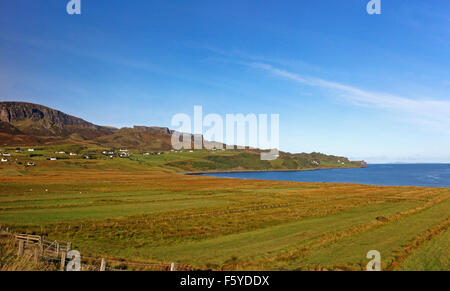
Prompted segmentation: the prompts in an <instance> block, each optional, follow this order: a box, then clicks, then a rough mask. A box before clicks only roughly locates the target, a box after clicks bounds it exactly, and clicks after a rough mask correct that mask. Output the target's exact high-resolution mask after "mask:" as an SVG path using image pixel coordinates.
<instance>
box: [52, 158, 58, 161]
mask: <svg viewBox="0 0 450 291" xmlns="http://www.w3.org/2000/svg"><path fill="white" fill-rule="evenodd" d="M56 160H58V159H57V158H50V161H56Z"/></svg>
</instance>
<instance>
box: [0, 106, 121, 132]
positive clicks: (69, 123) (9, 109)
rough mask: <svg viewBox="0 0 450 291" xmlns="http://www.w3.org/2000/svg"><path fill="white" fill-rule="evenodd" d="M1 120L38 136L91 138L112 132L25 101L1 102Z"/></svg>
mask: <svg viewBox="0 0 450 291" xmlns="http://www.w3.org/2000/svg"><path fill="white" fill-rule="evenodd" d="M0 121H2V122H4V123H8V124H10V125H12V126H14V127H15V128H17V129H18V130H20V131H21V132H23V133H25V134H29V135H36V136H62V137H68V136H70V135H73V134H76V135H78V136H79V137H81V138H84V139H89V138H92V137H98V136H102V135H105V134H111V133H113V132H114V129H111V128H106V127H102V126H98V125H95V124H92V123H90V122H87V121H84V120H83V119H81V118H78V117H74V116H70V115H68V114H65V113H63V112H61V111H58V110H55V109H51V108H48V107H45V106H42V105H38V104H32V103H25V102H0Z"/></svg>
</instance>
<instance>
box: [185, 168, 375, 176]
mask: <svg viewBox="0 0 450 291" xmlns="http://www.w3.org/2000/svg"><path fill="white" fill-rule="evenodd" d="M361 168H366V167H345V168H337V167H324V168H307V169H292V170H291V169H273V170H272V169H270V170H228V171H202V172H181V173H178V174H181V175H188V176H201V175H205V174H227V173H262V172H306V171H320V170H345V169H361Z"/></svg>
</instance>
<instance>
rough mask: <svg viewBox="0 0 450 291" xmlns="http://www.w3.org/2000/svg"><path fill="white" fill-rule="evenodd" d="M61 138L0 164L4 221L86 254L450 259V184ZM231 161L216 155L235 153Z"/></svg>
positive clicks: (345, 263) (288, 262) (280, 262)
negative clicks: (199, 164) (248, 170)
mask: <svg viewBox="0 0 450 291" xmlns="http://www.w3.org/2000/svg"><path fill="white" fill-rule="evenodd" d="M61 147H62V148H63V150H65V151H67V152H68V151H77V152H79V153H80V154H84V153H85V151H88V150H86V149H84V148H82V147H76V146H61ZM56 150H57V149H56V148H43V149H42V150H41V151H36V152H35V153H34V154H37V156H36V157H34V158H33V159H34V160H35V162H36V163H37V164H38V166H37V167H30V168H25V167H23V166H20V165H17V164H9V165H0V210H1V211H0V223H1V224H3V225H6V226H9V227H13V228H15V229H17V230H19V231H27V232H35V233H43V234H45V235H47V236H48V237H50V238H53V239H61V240H70V241H73V242H74V246H75V248H77V249H79V250H80V251H81V253H82V255H103V256H110V257H117V258H127V259H133V260H143V261H150V262H166V263H170V262H172V261H177V262H180V263H184V264H188V265H194V266H195V267H199V268H214V269H245V270H259V269H264V270H267V269H275V270H282V269H288V270H294V269H321V268H326V269H352V270H356V269H363V268H364V264H365V263H366V262H367V260H366V259H365V255H366V253H367V252H368V251H369V250H371V249H377V250H379V251H380V252H381V254H382V260H383V266H384V267H388V266H390V265H392V266H394V267H393V269H396V270H397V269H408V270H410V269H444V270H449V260H448V251H447V248H446V247H445V246H448V244H449V236H448V231H443V232H442V231H441V232H436V231H434V229H435V228H436V226H441V228H439V229H444V230H445V229H447V225H446V224H443V223H444V222H445V220H446V219H447V218H448V209H449V207H450V204H449V203H450V200H449V197H450V190H449V189H427V188H420V187H379V186H363V185H350V184H315V183H295V182H278V181H251V180H244V181H241V180H234V179H217V178H212V177H198V176H183V175H178V174H174V173H173V172H179V171H185V170H189V169H190V167H191V165H193V163H194V162H195V161H203V162H205V163H208V162H210V161H211V159H210V158H209V157H210V156H211V155H212V154H211V153H209V152H196V153H179V154H167V155H161V156H149V157H143V156H135V157H133V158H132V159H114V160H103V159H99V160H89V161H88V160H81V159H79V158H67V159H66V160H60V161H56V162H50V161H46V160H45V156H46V155H50V153H51V152H54V151H56ZM96 150H98V151H101V148H98V149H96ZM90 151H92V149H90ZM240 154H242V153H241V152H221V153H218V154H217V157H220V159H222V158H223V157H227V156H230V157H234V156H235V155H240ZM21 155H23V156H21ZM21 155H18V156H17V158H18V159H19V160H21V159H23V160H24V161H25V160H28V159H29V157H25V155H28V153H22V154H21ZM41 155H42V156H41ZM99 157H100V158H101V156H99ZM244 158H248V157H247V156H246V157H244ZM316 158H317V157H316ZM249 159H250V160H251V159H252V158H249ZM181 161H185V162H186V164H184V165H183V166H182V167H180V166H179V165H174V164H173V163H177V162H181ZM226 161H227V159H225V162H223V163H221V162H218V163H217V164H218V166H220V167H222V168H223V167H225V166H224V164H225V165H226V166H229V165H233V163H234V161H230V162H226ZM186 165H189V166H188V167H185V166H186ZM247 165H251V161H249V162H248V164H247ZM196 169H197V170H198V168H196ZM427 231H429V232H430V235H427ZM423 237H425V238H426V239H425V240H422V238H423ZM411 246H414V248H412V249H413V250H412V251H411V252H409V251H408V252H406V251H405V250H409V249H410V248H411ZM405 252H406V253H407V255H402V254H404V253H405Z"/></svg>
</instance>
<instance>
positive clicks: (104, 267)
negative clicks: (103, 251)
mask: <svg viewBox="0 0 450 291" xmlns="http://www.w3.org/2000/svg"><path fill="white" fill-rule="evenodd" d="M105 270H106V260H105V259H104V258H103V259H102V263H101V265H100V271H101V272H104V271H105Z"/></svg>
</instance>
